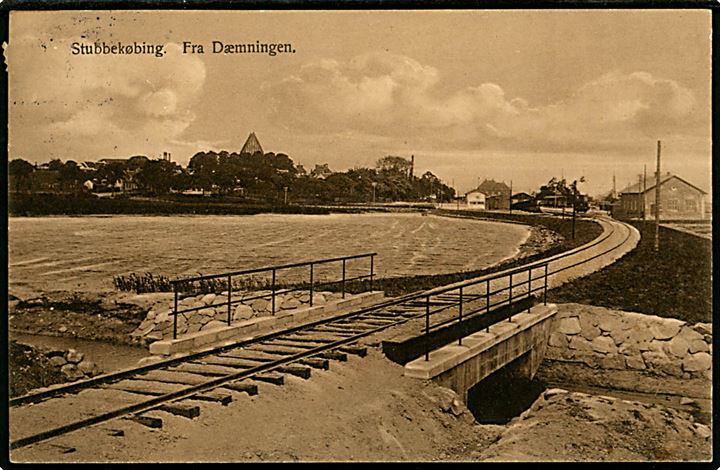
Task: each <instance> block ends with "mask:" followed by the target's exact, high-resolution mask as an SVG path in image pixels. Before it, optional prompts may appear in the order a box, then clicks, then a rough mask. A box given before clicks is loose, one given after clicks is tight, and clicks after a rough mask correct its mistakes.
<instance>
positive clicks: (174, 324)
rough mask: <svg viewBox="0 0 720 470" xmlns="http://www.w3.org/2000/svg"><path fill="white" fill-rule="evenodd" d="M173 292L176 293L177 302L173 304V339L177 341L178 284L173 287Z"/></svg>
mask: <svg viewBox="0 0 720 470" xmlns="http://www.w3.org/2000/svg"><path fill="white" fill-rule="evenodd" d="M173 290H174V291H175V302H174V303H173V339H177V301H178V291H177V284H176V285H174V286H173Z"/></svg>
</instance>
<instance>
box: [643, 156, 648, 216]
mask: <svg viewBox="0 0 720 470" xmlns="http://www.w3.org/2000/svg"><path fill="white" fill-rule="evenodd" d="M645 191H647V165H643V198H642V201H643V220H645Z"/></svg>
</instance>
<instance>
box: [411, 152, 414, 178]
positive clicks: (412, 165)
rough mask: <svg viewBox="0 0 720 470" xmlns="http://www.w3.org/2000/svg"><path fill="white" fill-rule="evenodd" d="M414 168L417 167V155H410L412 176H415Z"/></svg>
mask: <svg viewBox="0 0 720 470" xmlns="http://www.w3.org/2000/svg"><path fill="white" fill-rule="evenodd" d="M414 169H415V155H410V178H412V177H413V170H414Z"/></svg>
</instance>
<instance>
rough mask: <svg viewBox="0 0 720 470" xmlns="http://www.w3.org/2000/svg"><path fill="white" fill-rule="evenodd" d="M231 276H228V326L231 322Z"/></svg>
mask: <svg viewBox="0 0 720 470" xmlns="http://www.w3.org/2000/svg"><path fill="white" fill-rule="evenodd" d="M231 311H232V276H228V320H227V323H228V326H230V323H231V322H232V313H231Z"/></svg>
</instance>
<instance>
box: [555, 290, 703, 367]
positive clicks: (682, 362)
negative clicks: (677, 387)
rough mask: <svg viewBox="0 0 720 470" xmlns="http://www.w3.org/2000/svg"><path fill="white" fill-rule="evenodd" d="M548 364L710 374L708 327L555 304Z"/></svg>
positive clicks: (610, 310) (584, 306)
mask: <svg viewBox="0 0 720 470" xmlns="http://www.w3.org/2000/svg"><path fill="white" fill-rule="evenodd" d="M558 310H559V311H558V315H557V319H556V324H555V331H554V332H553V333H552V335H551V336H550V339H549V341H548V348H547V351H546V352H545V357H546V358H547V359H554V360H562V361H570V362H579V363H584V364H586V365H588V366H590V367H593V368H601V369H629V370H637V371H645V372H648V373H653V374H657V375H666V376H674V377H680V378H692V377H707V378H710V376H711V373H712V325H711V324H710V323H696V324H694V325H690V324H688V323H686V322H684V321H681V320H677V319H673V318H662V317H658V316H654V315H644V314H640V313H634V312H623V311H620V310H612V309H607V308H604V307H594V306H589V305H581V304H560V305H558Z"/></svg>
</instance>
